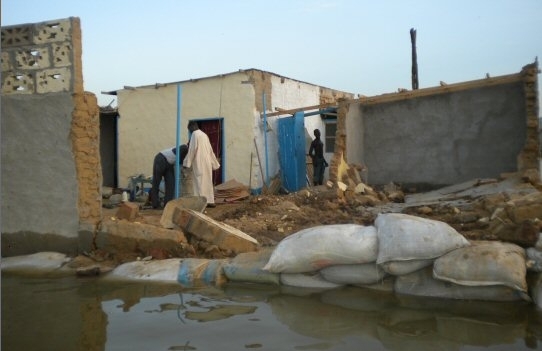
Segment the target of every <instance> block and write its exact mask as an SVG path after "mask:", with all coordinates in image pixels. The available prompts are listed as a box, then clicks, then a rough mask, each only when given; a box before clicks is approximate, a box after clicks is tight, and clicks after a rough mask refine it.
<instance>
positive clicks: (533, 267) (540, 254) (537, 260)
mask: <svg viewBox="0 0 542 351" xmlns="http://www.w3.org/2000/svg"><path fill="white" fill-rule="evenodd" d="M525 252H526V253H527V261H528V264H527V269H528V270H530V271H533V272H542V250H538V249H537V248H536V247H529V248H528V249H527V250H525Z"/></svg>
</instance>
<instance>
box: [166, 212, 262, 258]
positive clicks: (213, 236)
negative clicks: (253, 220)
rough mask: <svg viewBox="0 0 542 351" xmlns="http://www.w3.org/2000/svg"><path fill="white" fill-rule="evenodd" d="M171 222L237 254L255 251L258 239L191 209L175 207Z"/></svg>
mask: <svg viewBox="0 0 542 351" xmlns="http://www.w3.org/2000/svg"><path fill="white" fill-rule="evenodd" d="M173 223H174V224H176V225H178V226H179V227H180V228H181V229H182V230H183V231H186V232H187V233H190V234H191V235H194V236H196V237H198V238H199V239H202V240H204V241H207V242H209V243H211V244H214V245H216V246H218V247H219V248H220V249H222V250H231V251H233V252H234V253H236V254H239V253H241V252H250V251H255V250H256V249H257V248H258V241H257V240H256V239H254V238H253V237H251V236H250V235H247V234H245V233H243V232H242V231H240V230H238V229H236V228H233V227H231V226H229V225H227V224H224V223H220V222H217V221H215V220H214V219H212V218H210V217H208V216H206V215H204V214H203V213H199V212H196V211H194V210H191V209H187V208H179V207H176V208H175V211H174V213H173Z"/></svg>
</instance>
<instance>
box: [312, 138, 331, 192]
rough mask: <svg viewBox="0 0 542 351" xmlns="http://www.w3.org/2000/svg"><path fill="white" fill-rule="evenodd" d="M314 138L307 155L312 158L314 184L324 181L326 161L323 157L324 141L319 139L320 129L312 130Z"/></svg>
mask: <svg viewBox="0 0 542 351" xmlns="http://www.w3.org/2000/svg"><path fill="white" fill-rule="evenodd" d="M314 136H315V139H314V140H313V141H312V143H311V147H310V148H309V156H310V157H311V158H312V169H313V177H312V182H313V184H314V185H322V184H323V182H324V171H325V169H326V167H327V162H326V160H325V159H324V143H323V142H322V140H320V130H318V129H315V130H314Z"/></svg>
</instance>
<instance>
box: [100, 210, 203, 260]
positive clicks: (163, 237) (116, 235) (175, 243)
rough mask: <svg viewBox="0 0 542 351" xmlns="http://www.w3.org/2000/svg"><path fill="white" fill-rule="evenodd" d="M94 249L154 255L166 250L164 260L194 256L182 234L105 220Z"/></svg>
mask: <svg viewBox="0 0 542 351" xmlns="http://www.w3.org/2000/svg"><path fill="white" fill-rule="evenodd" d="M95 244H96V248H97V249H101V250H104V251H106V252H111V253H124V254H126V253H137V254H138V255H148V254H151V255H152V254H153V253H154V250H162V249H163V250H165V252H167V256H172V257H186V255H187V254H188V253H193V249H192V248H191V247H190V245H189V244H188V241H187V240H186V237H185V235H184V233H183V232H182V231H181V230H171V229H163V228H160V227H157V226H155V225H151V224H144V223H137V222H128V221H119V220H116V219H115V218H114V217H112V218H104V221H103V224H102V228H101V230H100V231H99V232H98V234H97V235H96V238H95Z"/></svg>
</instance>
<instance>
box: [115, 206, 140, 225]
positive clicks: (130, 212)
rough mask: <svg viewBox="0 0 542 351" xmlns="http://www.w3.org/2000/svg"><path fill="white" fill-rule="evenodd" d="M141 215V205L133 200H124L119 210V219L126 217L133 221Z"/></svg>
mask: <svg viewBox="0 0 542 351" xmlns="http://www.w3.org/2000/svg"><path fill="white" fill-rule="evenodd" d="M138 215H139V205H138V204H135V203H133V202H123V203H122V204H121V205H120V207H119V209H118V211H117V215H116V216H117V218H118V219H126V220H129V221H130V222H133V221H134V219H136V218H137V216H138Z"/></svg>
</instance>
